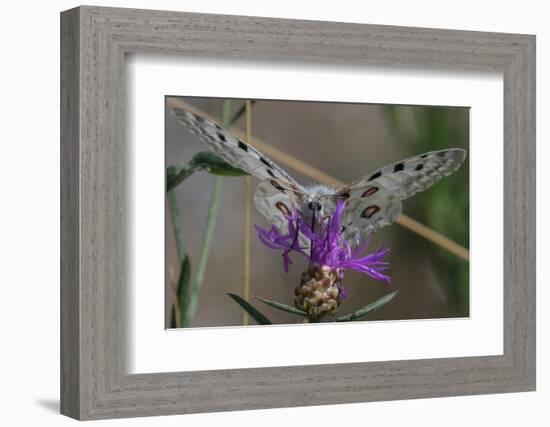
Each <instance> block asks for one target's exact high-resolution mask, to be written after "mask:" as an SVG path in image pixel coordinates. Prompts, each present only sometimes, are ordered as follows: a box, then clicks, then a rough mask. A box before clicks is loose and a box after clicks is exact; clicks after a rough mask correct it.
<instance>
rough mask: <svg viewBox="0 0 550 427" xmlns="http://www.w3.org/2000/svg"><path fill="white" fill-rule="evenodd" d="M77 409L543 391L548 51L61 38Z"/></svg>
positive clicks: (400, 43) (136, 34)
mask: <svg viewBox="0 0 550 427" xmlns="http://www.w3.org/2000/svg"><path fill="white" fill-rule="evenodd" d="M61 41H62V44H61V49H62V52H61V56H62V63H61V87H62V95H61V121H62V123H61V165H62V176H61V184H62V195H61V196H62V197H61V199H62V206H61V232H62V236H61V243H62V245H61V246H62V264H61V273H62V274H61V279H62V281H61V411H62V413H63V414H65V415H68V416H70V417H73V418H77V419H82V420H84V419H101V418H116V417H134V416H151V415H167V414H184V413H196V412H213V411H228V410H243V409H259V408H275V407H290V406H305V405H320V404H337V403H351V402H365V401H377V400H392V399H410V398H422V397H437V396H456V395H467V394H482V393H503V392H518V391H529V390H534V389H535V119H534V117H535V114H534V112H535V37H534V36H530V35H520V34H501V33H483V32H467V31H454V30H435V29H424V28H405V27H390V26H373V25H359V24H347V23H334V22H315V21H295V20H281V19H270V18H257V17H242V16H222V15H207V14H194V13H182V12H165V11H146V10H133V9H113V8H102V7H87V6H85V7H79V8H76V9H71V10H68V11H65V12H63V13H62V15H61Z"/></svg>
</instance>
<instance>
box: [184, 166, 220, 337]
mask: <svg viewBox="0 0 550 427" xmlns="http://www.w3.org/2000/svg"><path fill="white" fill-rule="evenodd" d="M220 187H221V177H219V176H215V177H214V184H213V188H212V195H211V196H210V206H209V208H208V217H207V219H206V228H205V229H204V241H203V244H202V249H201V254H200V258H199V264H198V266H197V272H196V274H195V279H194V280H193V284H192V285H191V289H190V293H189V295H188V298H187V304H185V305H184V310H182V313H181V315H182V318H183V319H182V322H181V324H182V326H183V327H186V326H189V324H190V323H191V320H192V319H193V317H194V316H195V311H196V310H197V303H198V299H199V298H198V297H199V291H200V288H201V284H202V280H203V278H204V273H205V271H206V263H207V261H208V255H209V254H210V248H211V247H212V240H213V236H214V229H215V228H216V217H217V214H218V206H219V204H220V193H221V192H220Z"/></svg>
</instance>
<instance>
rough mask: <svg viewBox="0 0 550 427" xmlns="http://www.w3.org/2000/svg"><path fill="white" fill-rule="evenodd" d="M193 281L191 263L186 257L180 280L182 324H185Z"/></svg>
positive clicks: (179, 299)
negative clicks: (184, 318)
mask: <svg viewBox="0 0 550 427" xmlns="http://www.w3.org/2000/svg"><path fill="white" fill-rule="evenodd" d="M190 279H191V261H190V260H189V257H188V256H187V255H185V256H184V257H183V260H182V262H181V267H180V277H179V279H178V302H179V314H180V324H183V323H182V322H183V313H184V311H185V307H186V304H187V298H189V283H190Z"/></svg>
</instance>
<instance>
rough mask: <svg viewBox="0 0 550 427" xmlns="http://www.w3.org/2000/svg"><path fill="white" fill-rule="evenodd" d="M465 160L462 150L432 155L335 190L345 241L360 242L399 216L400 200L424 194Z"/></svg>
mask: <svg viewBox="0 0 550 427" xmlns="http://www.w3.org/2000/svg"><path fill="white" fill-rule="evenodd" d="M465 157H466V152H465V151H464V150H462V149H458V148H453V149H449V150H441V151H432V152H429V153H425V154H422V155H420V156H414V157H410V158H408V159H405V160H402V161H400V162H396V163H392V164H390V165H387V166H384V167H383V168H381V169H379V170H378V171H376V172H374V173H372V174H370V175H367V176H365V177H363V178H361V179H359V180H357V181H355V182H353V183H351V184H349V185H346V186H344V187H342V188H340V189H338V190H337V194H338V195H339V196H340V197H344V198H346V199H347V201H348V202H347V204H346V210H345V212H344V216H343V220H342V224H343V226H344V227H345V231H344V233H345V236H346V238H349V239H354V240H357V239H364V238H365V237H366V236H368V235H369V234H370V233H372V232H373V231H376V230H378V229H379V228H380V227H383V226H385V225H388V224H391V223H392V222H394V221H395V220H396V219H397V217H398V216H399V215H400V214H401V212H402V209H403V206H402V203H401V200H404V199H407V198H409V197H411V196H412V195H414V194H416V193H418V192H420V191H424V190H426V189H427V188H429V187H431V186H432V185H433V184H435V183H436V182H437V181H439V180H440V179H441V178H443V177H445V176H448V175H450V174H451V173H453V172H455V171H456V170H457V169H458V168H459V167H460V165H461V164H462V162H463V161H464V159H465Z"/></svg>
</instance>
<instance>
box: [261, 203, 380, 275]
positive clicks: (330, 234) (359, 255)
mask: <svg viewBox="0 0 550 427" xmlns="http://www.w3.org/2000/svg"><path fill="white" fill-rule="evenodd" d="M345 206H346V203H345V201H341V200H340V201H338V202H337V204H336V209H335V211H334V213H333V214H332V215H331V216H330V217H328V218H326V219H324V220H321V221H319V223H317V224H316V225H315V226H314V229H312V227H311V226H310V225H309V224H307V223H305V222H304V220H303V219H302V218H300V216H299V215H298V212H297V211H296V208H295V207H294V206H293V207H292V213H291V214H290V215H288V216H285V217H286V219H287V221H288V233H287V234H283V233H281V231H279V229H278V228H277V227H276V226H275V225H272V226H271V229H270V230H264V229H263V228H261V227H258V226H257V225H256V226H254V227H255V228H256V231H257V232H258V237H259V238H260V240H261V241H262V243H263V244H264V245H265V246H267V247H268V248H271V249H276V250H282V251H283V254H282V256H283V266H284V270H285V272H288V266H289V264H292V260H291V259H290V255H289V254H290V252H292V251H294V252H297V253H300V254H302V255H304V256H305V257H307V258H309V264H310V267H317V266H328V267H330V269H331V270H336V271H338V274H339V275H340V276H341V277H343V274H344V270H346V269H351V270H357V271H360V272H362V273H365V274H368V275H369V276H370V277H372V278H374V279H376V280H380V281H383V282H387V283H389V282H390V281H391V278H390V277H389V276H387V275H385V274H384V273H383V271H385V270H386V269H387V266H388V262H386V261H384V260H383V259H384V257H385V256H386V255H387V254H388V252H389V249H387V248H386V249H384V248H382V249H379V250H378V251H376V252H373V253H370V254H366V253H365V251H366V249H367V247H368V245H369V243H370V241H371V238H372V235H371V236H369V238H367V240H366V241H365V242H364V243H363V244H362V245H359V246H358V247H357V248H354V249H352V246H351V245H350V243H349V242H348V241H346V239H345V238H344V236H343V232H342V226H341V220H342V215H343V213H344V208H345ZM300 233H301V234H302V235H303V236H304V237H305V238H306V239H307V240H309V242H310V245H309V247H301V246H300V243H299V240H300V239H299V238H298V235H299V234H300Z"/></svg>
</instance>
